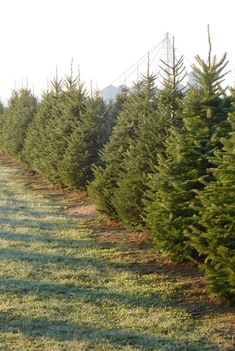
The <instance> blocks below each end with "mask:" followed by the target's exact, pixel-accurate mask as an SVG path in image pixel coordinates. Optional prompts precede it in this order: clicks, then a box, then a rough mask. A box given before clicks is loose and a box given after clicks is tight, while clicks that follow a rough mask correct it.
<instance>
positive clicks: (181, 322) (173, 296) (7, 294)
mask: <svg viewBox="0 0 235 351" xmlns="http://www.w3.org/2000/svg"><path fill="white" fill-rule="evenodd" d="M0 275H1V278H0V350H4V351H10V350H11V351H13V350H14V351H15V350H17V351H34V350H35V351H36V350H37V351H40V350H45V351H62V350H64V351H79V350H97V351H103V350H105V351H113V350H125V351H137V350H138V351H140V350H146V351H147V350H150V351H154V350H156V351H166V350H168V351H183V350H187V351H203V350H234V326H235V318H234V308H232V307H230V306H229V305H227V304H226V303H223V302H220V301H217V300H214V299H213V298H212V297H208V294H207V292H206V289H205V281H204V277H203V276H202V274H201V273H200V272H198V271H197V270H196V268H194V267H193V266H190V265H189V264H187V265H179V266H175V265H172V264H171V263H170V262H169V261H167V260H166V259H164V258H163V257H162V256H161V255H160V254H159V253H157V252H156V250H155V249H154V248H153V246H152V243H151V241H150V240H148V239H147V238H146V236H144V235H142V236H141V234H138V233H129V232H127V231H125V230H124V229H122V228H121V227H119V226H116V225H114V224H112V223H108V222H105V220H104V219H102V218H101V217H99V215H98V214H96V212H95V211H94V209H93V205H92V204H90V203H89V200H87V199H86V198H80V199H79V200H78V199H75V196H74V195H73V194H72V193H71V194H69V193H68V192H66V191H64V193H62V191H56V190H53V189H51V188H49V187H48V186H47V185H46V184H44V183H43V182H40V181H38V180H37V179H34V178H33V177H30V176H28V175H25V174H23V171H22V169H21V168H20V166H19V165H17V164H14V163H13V164H9V163H7V162H6V160H3V158H2V161H1V164H0Z"/></svg>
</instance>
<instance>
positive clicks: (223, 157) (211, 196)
mask: <svg viewBox="0 0 235 351" xmlns="http://www.w3.org/2000/svg"><path fill="white" fill-rule="evenodd" d="M233 95H234V101H235V92H233ZM230 123H231V129H232V131H231V133H230V134H229V136H228V137H227V138H223V139H222V140H221V141H222V144H223V150H217V151H216V152H215V156H214V157H211V162H212V164H213V165H214V167H215V168H212V169H210V172H212V174H213V177H214V181H211V182H209V183H207V185H206V187H205V189H204V190H203V191H202V192H199V195H198V197H199V200H200V202H201V203H202V205H203V206H202V208H201V209H200V216H199V218H200V221H199V224H200V225H201V228H203V230H200V231H199V230H197V228H195V231H194V233H193V235H192V236H191V245H192V246H193V247H194V248H195V249H196V250H197V251H198V252H199V254H200V255H203V257H205V258H206V259H205V263H204V264H203V265H201V266H202V267H203V269H204V270H205V272H206V275H207V280H208V287H209V290H210V291H211V292H212V293H214V294H216V295H218V296H220V297H223V298H226V299H229V300H231V301H233V302H235V112H233V113H232V114H231V115H230Z"/></svg>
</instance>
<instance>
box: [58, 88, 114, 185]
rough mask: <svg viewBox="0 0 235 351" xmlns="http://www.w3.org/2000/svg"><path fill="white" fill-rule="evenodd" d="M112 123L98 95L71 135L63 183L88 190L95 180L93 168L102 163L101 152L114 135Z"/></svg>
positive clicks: (61, 168) (63, 168) (90, 100)
mask: <svg viewBox="0 0 235 351" xmlns="http://www.w3.org/2000/svg"><path fill="white" fill-rule="evenodd" d="M110 128H111V126H110V120H109V118H108V111H107V107H106V104H105V102H104V100H103V99H102V97H101V94H100V93H99V92H96V93H95V94H94V95H93V96H92V97H91V98H88V99H87V100H86V103H85V111H84V112H83V113H82V114H81V115H80V118H79V122H78V123H77V126H76V128H75V129H74V131H73V132H72V134H71V137H70V139H69V141H68V146H67V149H66V151H65V154H64V158H63V161H62V162H61V164H60V176H61V179H62V180H63V183H64V184H65V185H66V186H68V187H72V188H79V189H82V188H85V187H86V186H87V184H88V183H89V182H90V181H91V179H92V178H93V171H92V166H94V165H98V163H99V151H100V149H101V147H102V146H103V145H104V143H105V142H106V141H107V139H108V136H109V135H110Z"/></svg>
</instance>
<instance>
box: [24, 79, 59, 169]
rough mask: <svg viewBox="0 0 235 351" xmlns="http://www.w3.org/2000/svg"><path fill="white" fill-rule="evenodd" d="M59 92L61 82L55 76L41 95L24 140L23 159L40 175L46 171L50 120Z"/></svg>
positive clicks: (55, 109) (56, 107)
mask: <svg viewBox="0 0 235 351" xmlns="http://www.w3.org/2000/svg"><path fill="white" fill-rule="evenodd" d="M61 94H62V82H61V80H58V78H57V77H56V78H55V79H54V80H53V81H52V82H51V89H50V90H49V91H46V92H44V93H43V95H42V100H41V102H40V105H39V109H38V112H37V114H36V116H35V118H34V121H33V123H32V124H31V126H30V128H29V130H28V133H27V136H26V140H25V145H24V149H23V160H24V162H25V163H26V164H27V166H28V167H29V168H31V169H33V170H34V171H36V172H38V173H39V174H41V175H45V174H46V172H47V167H48V165H47V163H46V159H47V157H48V147H49V143H50V138H49V136H50V132H51V130H50V120H52V119H53V118H54V116H55V114H57V110H58V101H59V99H60V96H61Z"/></svg>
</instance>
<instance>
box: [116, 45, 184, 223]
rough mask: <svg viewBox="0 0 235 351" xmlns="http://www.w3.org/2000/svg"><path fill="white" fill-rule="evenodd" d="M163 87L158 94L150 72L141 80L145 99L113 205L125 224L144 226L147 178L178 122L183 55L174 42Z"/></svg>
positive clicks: (165, 64) (124, 162)
mask: <svg viewBox="0 0 235 351" xmlns="http://www.w3.org/2000/svg"><path fill="white" fill-rule="evenodd" d="M162 66H163V67H162V72H163V73H165V74H164V76H163V83H162V89H161V90H159V92H158V93H157V90H156V87H155V76H153V75H150V74H149V68H148V73H147V76H146V77H145V78H144V80H143V91H144V98H143V101H142V105H140V106H139V109H138V114H139V124H138V128H137V138H135V139H133V140H131V143H130V147H129V149H128V150H127V152H126V154H125V156H124V160H123V163H122V168H121V170H120V171H119V179H118V182H117V184H118V187H117V190H116V191H115V194H114V198H113V204H114V206H115V209H116V212H117V213H118V217H119V219H120V220H121V221H122V222H123V223H124V224H125V225H126V226H128V227H135V228H139V229H143V227H144V225H145V220H144V207H145V203H144V199H145V193H146V191H147V189H148V177H149V175H150V174H151V173H153V172H154V168H155V167H154V166H155V165H156V164H157V162H158V155H159V154H160V153H163V152H164V149H165V146H164V141H165V139H166V136H167V134H168V129H169V126H170V125H171V124H175V123H177V124H179V121H178V118H177V115H178V112H179V110H180V105H181V103H180V101H181V99H182V97H183V93H182V91H180V89H179V84H180V82H181V81H182V79H183V78H184V75H182V73H183V72H184V65H183V58H182V57H181V58H180V59H179V60H177V59H176V57H175V49H174V44H173V60H172V64H169V63H165V62H164V61H162Z"/></svg>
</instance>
